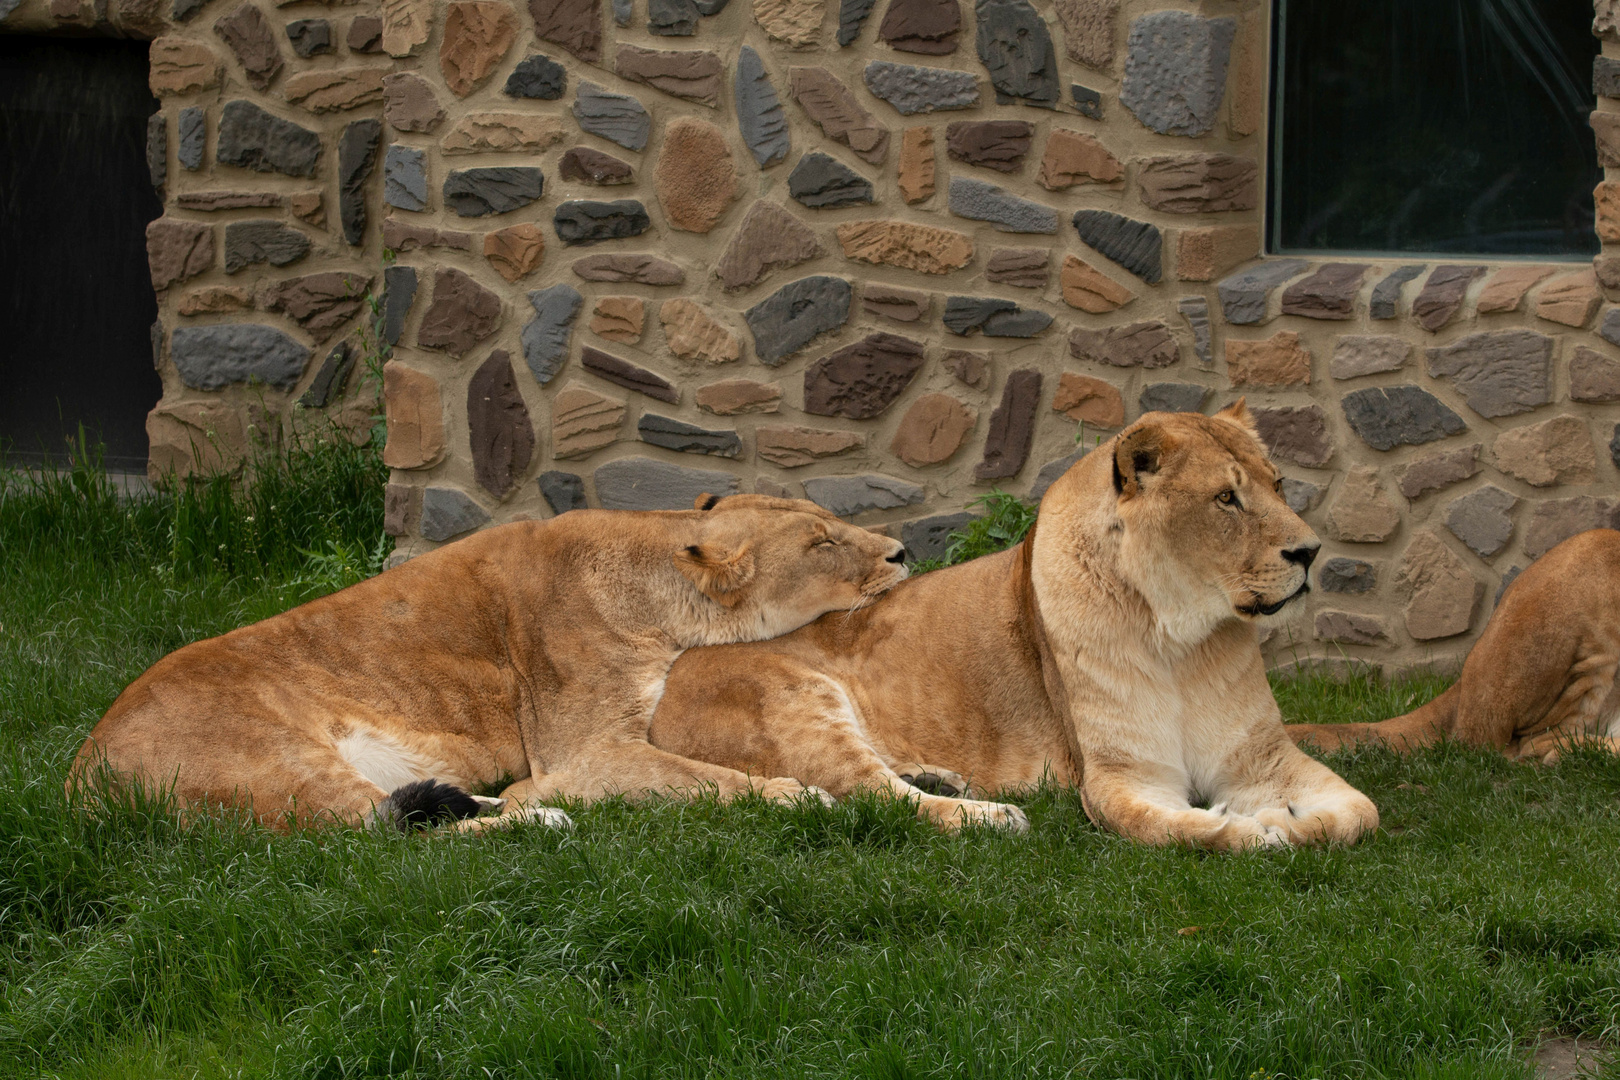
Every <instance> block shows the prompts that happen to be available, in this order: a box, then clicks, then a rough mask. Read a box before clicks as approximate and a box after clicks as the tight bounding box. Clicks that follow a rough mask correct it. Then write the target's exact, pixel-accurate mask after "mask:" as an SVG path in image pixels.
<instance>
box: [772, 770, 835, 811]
mask: <svg viewBox="0 0 1620 1080" xmlns="http://www.w3.org/2000/svg"><path fill="white" fill-rule="evenodd" d="M751 786H752V788H753V790H754V793H755V794H756V795H758V796H759V797H760V798H762V799H765V800H767V801H768V802H773V803H780V804H782V805H784V806H791V805H792V804H793V803H796V802H798V801H799V800H800V799H802V798H804V797H805V796H806V795H809V796H812V797H814V798H816V799H819V800H820V801H821V805H823V806H832V805H833V804H834V802H835V800H834V799H833V797H832V795H831V794H829V793H828V792H827V791H826V790H824V789H822V788H818V787H816V786H815V785H814V784H801V783H800V782H799V781H797V780H795V779H793V778H792V777H791V776H775V777H772V778H770V779H769V780H754V781H752V782H751Z"/></svg>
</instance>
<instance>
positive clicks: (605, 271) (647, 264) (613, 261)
mask: <svg viewBox="0 0 1620 1080" xmlns="http://www.w3.org/2000/svg"><path fill="white" fill-rule="evenodd" d="M573 269H574V273H575V274H576V275H578V276H579V277H582V278H584V279H585V280H586V281H633V282H635V283H636V284H638V285H679V284H680V283H681V282H683V281H685V280H686V274H685V273H684V272H683V271H682V270H681V268H680V267H679V266H676V265H675V264H674V263H672V262H669V261H668V260H665V259H656V258H654V257H653V256H651V255H587V256H585V257H584V258H583V259H576V260H575V261H574V267H573Z"/></svg>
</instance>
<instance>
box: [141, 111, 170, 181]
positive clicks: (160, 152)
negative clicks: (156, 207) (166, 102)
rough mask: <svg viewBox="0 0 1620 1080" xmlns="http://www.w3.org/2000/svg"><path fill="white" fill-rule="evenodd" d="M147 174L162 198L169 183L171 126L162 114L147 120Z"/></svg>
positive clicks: (153, 115)
mask: <svg viewBox="0 0 1620 1080" xmlns="http://www.w3.org/2000/svg"><path fill="white" fill-rule="evenodd" d="M146 172H147V176H148V177H149V178H150V179H151V181H152V187H153V188H155V189H156V190H157V193H158V194H159V195H160V196H161V195H162V194H163V185H164V184H166V183H168V182H169V125H168V121H166V120H165V119H164V118H163V114H162V113H161V112H155V113H153V114H152V115H151V116H149V117H147V118H146Z"/></svg>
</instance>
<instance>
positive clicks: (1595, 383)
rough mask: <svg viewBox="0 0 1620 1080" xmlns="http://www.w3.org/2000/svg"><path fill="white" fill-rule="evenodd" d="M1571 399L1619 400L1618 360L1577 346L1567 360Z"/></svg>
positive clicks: (1619, 372)
mask: <svg viewBox="0 0 1620 1080" xmlns="http://www.w3.org/2000/svg"><path fill="white" fill-rule="evenodd" d="M1569 399H1570V400H1571V401H1620V360H1614V359H1611V358H1610V357H1607V356H1604V355H1603V354H1602V353H1600V352H1596V351H1594V350H1592V349H1588V348H1587V347H1586V346H1584V345H1580V346H1577V347H1576V349H1575V355H1574V356H1572V357H1570V360H1569Z"/></svg>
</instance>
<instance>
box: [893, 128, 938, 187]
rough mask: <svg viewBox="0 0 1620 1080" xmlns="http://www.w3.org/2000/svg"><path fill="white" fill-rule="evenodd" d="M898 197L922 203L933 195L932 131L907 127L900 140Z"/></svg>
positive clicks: (930, 129) (931, 129)
mask: <svg viewBox="0 0 1620 1080" xmlns="http://www.w3.org/2000/svg"><path fill="white" fill-rule="evenodd" d="M899 177H900V197H901V198H903V199H905V200H906V202H908V203H915V202H922V201H923V200H924V199H926V198H928V197H929V196H930V195H932V194H933V193H934V129H933V128H931V127H909V128H906V130H905V132H904V133H903V134H902V135H901V138H900V168H899Z"/></svg>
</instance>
